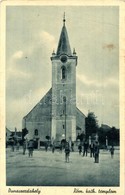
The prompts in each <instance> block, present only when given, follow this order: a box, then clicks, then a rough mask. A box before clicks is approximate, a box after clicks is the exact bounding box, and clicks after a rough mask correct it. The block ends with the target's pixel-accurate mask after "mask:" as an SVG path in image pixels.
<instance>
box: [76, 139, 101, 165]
mask: <svg viewBox="0 0 125 195" xmlns="http://www.w3.org/2000/svg"><path fill="white" fill-rule="evenodd" d="M82 148H83V150H82ZM78 150H79V154H80V155H81V153H82V151H83V156H87V154H88V151H90V157H94V159H95V163H99V143H98V141H96V142H95V143H94V142H92V143H91V144H90V145H89V144H88V142H87V141H85V142H84V144H83V145H82V144H81V143H80V144H79V146H78Z"/></svg>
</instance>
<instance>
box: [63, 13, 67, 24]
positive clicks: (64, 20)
mask: <svg viewBox="0 0 125 195" xmlns="http://www.w3.org/2000/svg"><path fill="white" fill-rule="evenodd" d="M65 22H66V19H65V12H64V14H63V25H64V26H65Z"/></svg>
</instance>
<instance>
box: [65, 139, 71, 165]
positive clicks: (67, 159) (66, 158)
mask: <svg viewBox="0 0 125 195" xmlns="http://www.w3.org/2000/svg"><path fill="white" fill-rule="evenodd" d="M69 154H70V148H69V143H68V142H66V145H65V160H66V162H69Z"/></svg>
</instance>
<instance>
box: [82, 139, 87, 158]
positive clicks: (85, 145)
mask: <svg viewBox="0 0 125 195" xmlns="http://www.w3.org/2000/svg"><path fill="white" fill-rule="evenodd" d="M83 148H84V149H83V156H85V155H86V156H87V153H88V142H87V141H85V142H84V145H83Z"/></svg>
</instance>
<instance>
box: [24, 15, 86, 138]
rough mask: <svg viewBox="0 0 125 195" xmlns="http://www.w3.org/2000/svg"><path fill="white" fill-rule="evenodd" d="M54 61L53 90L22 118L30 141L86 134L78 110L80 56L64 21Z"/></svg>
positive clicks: (81, 116) (53, 55) (83, 118)
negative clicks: (72, 47)
mask: <svg viewBox="0 0 125 195" xmlns="http://www.w3.org/2000/svg"><path fill="white" fill-rule="evenodd" d="M51 62H52V88H51V89H50V90H49V91H48V92H47V93H46V95H45V96H44V97H43V98H42V99H41V100H40V102H38V104H37V105H36V106H35V107H34V108H33V109H32V110H31V111H30V112H29V113H28V114H27V115H26V116H25V117H24V118H23V128H27V129H28V131H29V133H28V137H29V139H32V138H33V139H36V140H40V141H44V140H46V136H49V137H50V138H51V140H55V141H61V140H63V139H66V140H67V141H68V140H72V141H75V140H76V137H77V135H78V133H82V132H85V115H84V114H83V113H82V112H81V111H80V110H79V109H78V108H77V107H76V66H77V56H76V52H75V49H74V50H73V52H72V51H71V48H70V43H69V38H68V34H67V29H66V24H65V18H64V19H63V27H62V31H61V35H60V39H59V43H58V47H57V52H56V53H55V52H54V51H53V53H52V56H51Z"/></svg>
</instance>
